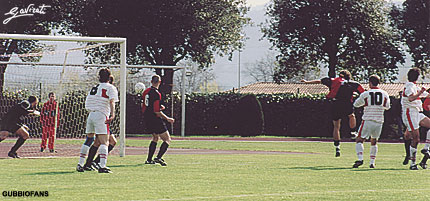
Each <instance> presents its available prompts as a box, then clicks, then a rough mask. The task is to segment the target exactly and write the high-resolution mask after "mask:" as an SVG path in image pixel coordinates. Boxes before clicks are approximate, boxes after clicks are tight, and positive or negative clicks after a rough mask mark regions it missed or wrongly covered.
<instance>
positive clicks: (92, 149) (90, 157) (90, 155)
mask: <svg viewBox="0 0 430 201" xmlns="http://www.w3.org/2000/svg"><path fill="white" fill-rule="evenodd" d="M98 149H99V147H96V146H94V145H93V146H91V147H90V151H89V152H88V158H87V162H86V163H85V166H88V167H89V166H91V162H93V159H94V156H96V153H97V150H98Z"/></svg>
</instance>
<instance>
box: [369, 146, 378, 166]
mask: <svg viewBox="0 0 430 201" xmlns="http://www.w3.org/2000/svg"><path fill="white" fill-rule="evenodd" d="M377 153H378V145H374V146H370V164H375V159H376V154H377Z"/></svg>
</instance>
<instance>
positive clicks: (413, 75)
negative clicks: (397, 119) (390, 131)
mask: <svg viewBox="0 0 430 201" xmlns="http://www.w3.org/2000/svg"><path fill="white" fill-rule="evenodd" d="M419 76H420V70H419V69H418V68H412V69H410V70H409V72H408V81H409V82H407V83H406V84H405V88H404V89H403V94H402V99H401V103H402V120H403V123H404V124H406V128H407V130H406V132H405V147H407V144H408V143H409V144H410V146H409V159H410V160H411V166H410V169H411V170H418V167H417V165H416V164H415V160H416V153H417V147H418V143H419V140H420V133H419V130H418V129H419V126H424V127H427V128H430V119H429V118H428V117H426V116H425V115H424V114H423V113H421V112H422V111H423V108H422V101H421V99H420V97H428V96H429V94H428V93H427V92H426V91H425V90H426V89H425V88H424V87H423V88H421V89H419V87H418V86H417V85H416V84H415V83H416V81H417V80H418V77H419ZM410 139H412V140H410ZM420 165H421V167H423V168H424V169H425V168H426V167H425V164H420Z"/></svg>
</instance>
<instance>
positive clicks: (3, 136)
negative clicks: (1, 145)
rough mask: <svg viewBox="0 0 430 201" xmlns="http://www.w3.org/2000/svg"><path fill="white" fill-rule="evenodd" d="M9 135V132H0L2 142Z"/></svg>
mask: <svg viewBox="0 0 430 201" xmlns="http://www.w3.org/2000/svg"><path fill="white" fill-rule="evenodd" d="M8 135H9V131H0V142H1V141H3V140H5V139H6V138H7V136H8Z"/></svg>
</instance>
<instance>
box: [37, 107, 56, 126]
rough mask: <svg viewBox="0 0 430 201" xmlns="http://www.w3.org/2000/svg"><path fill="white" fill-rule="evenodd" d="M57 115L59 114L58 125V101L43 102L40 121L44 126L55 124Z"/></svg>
mask: <svg viewBox="0 0 430 201" xmlns="http://www.w3.org/2000/svg"><path fill="white" fill-rule="evenodd" d="M55 116H57V125H59V123H58V121H59V120H60V114H57V102H56V101H54V102H52V103H51V102H49V101H47V102H46V103H44V104H43V107H42V112H41V113H40V121H41V122H42V125H44V126H55Z"/></svg>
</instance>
